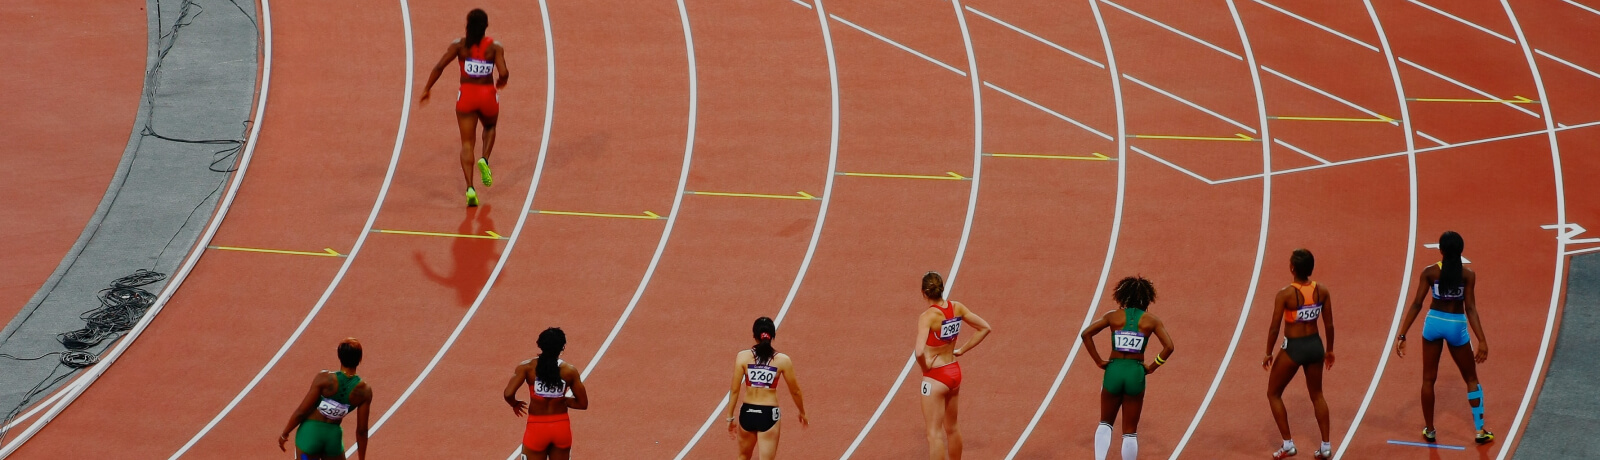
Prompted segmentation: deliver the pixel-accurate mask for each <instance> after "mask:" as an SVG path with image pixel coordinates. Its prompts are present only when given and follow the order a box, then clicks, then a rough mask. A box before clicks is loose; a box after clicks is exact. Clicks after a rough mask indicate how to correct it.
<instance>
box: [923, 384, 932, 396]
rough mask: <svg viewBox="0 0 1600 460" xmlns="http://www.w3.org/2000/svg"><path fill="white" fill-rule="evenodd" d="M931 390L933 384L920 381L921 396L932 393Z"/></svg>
mask: <svg viewBox="0 0 1600 460" xmlns="http://www.w3.org/2000/svg"><path fill="white" fill-rule="evenodd" d="M932 392H933V385H929V384H928V382H922V395H923V396H927V395H928V393H932Z"/></svg>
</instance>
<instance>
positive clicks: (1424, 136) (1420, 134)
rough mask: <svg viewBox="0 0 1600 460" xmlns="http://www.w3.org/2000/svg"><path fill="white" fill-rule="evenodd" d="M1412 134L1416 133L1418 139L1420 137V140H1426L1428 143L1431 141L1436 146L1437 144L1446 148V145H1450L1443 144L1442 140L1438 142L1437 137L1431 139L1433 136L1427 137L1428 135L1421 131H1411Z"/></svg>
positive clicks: (1447, 143)
mask: <svg viewBox="0 0 1600 460" xmlns="http://www.w3.org/2000/svg"><path fill="white" fill-rule="evenodd" d="M1413 132H1415V133H1417V136H1418V137H1421V138H1423V139H1427V140H1430V141H1433V142H1434V143H1437V144H1439V145H1445V146H1447V145H1450V143H1449V142H1445V141H1443V140H1440V139H1439V138H1437V137H1433V136H1429V135H1428V133H1424V132H1422V131H1413Z"/></svg>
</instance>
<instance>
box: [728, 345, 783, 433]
mask: <svg viewBox="0 0 1600 460" xmlns="http://www.w3.org/2000/svg"><path fill="white" fill-rule="evenodd" d="M743 354H744V352H740V355H743ZM743 382H744V362H743V360H742V359H740V356H739V355H736V356H734V358H733V383H730V384H728V429H730V430H731V429H733V422H734V414H737V413H738V412H739V396H740V394H739V384H740V383H743ZM791 385H792V384H791ZM791 388H793V387H792V386H791Z"/></svg>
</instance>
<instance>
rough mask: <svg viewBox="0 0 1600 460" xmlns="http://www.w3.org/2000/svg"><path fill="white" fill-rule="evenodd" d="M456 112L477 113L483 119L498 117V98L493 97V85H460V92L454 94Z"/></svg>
mask: <svg viewBox="0 0 1600 460" xmlns="http://www.w3.org/2000/svg"><path fill="white" fill-rule="evenodd" d="M456 112H457V113H470V112H478V115H482V116H485V117H493V116H496V115H499V114H500V97H499V96H496V95H495V93H494V85H480V84H476V83H462V84H461V92H459V93H456Z"/></svg>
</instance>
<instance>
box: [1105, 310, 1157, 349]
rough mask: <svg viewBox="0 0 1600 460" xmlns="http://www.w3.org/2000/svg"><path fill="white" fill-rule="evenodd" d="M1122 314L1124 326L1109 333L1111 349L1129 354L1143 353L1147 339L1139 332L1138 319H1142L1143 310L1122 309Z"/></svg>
mask: <svg viewBox="0 0 1600 460" xmlns="http://www.w3.org/2000/svg"><path fill="white" fill-rule="evenodd" d="M1122 314H1123V318H1125V320H1124V323H1125V324H1123V325H1122V329H1117V330H1115V331H1111V349H1113V350H1116V351H1120V352H1123V353H1129V354H1142V353H1144V346H1145V343H1146V342H1148V340H1147V339H1148V337H1147V336H1146V335H1145V333H1144V332H1142V331H1140V330H1139V319H1140V318H1143V317H1144V310H1140V309H1137V308H1124V309H1122Z"/></svg>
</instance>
